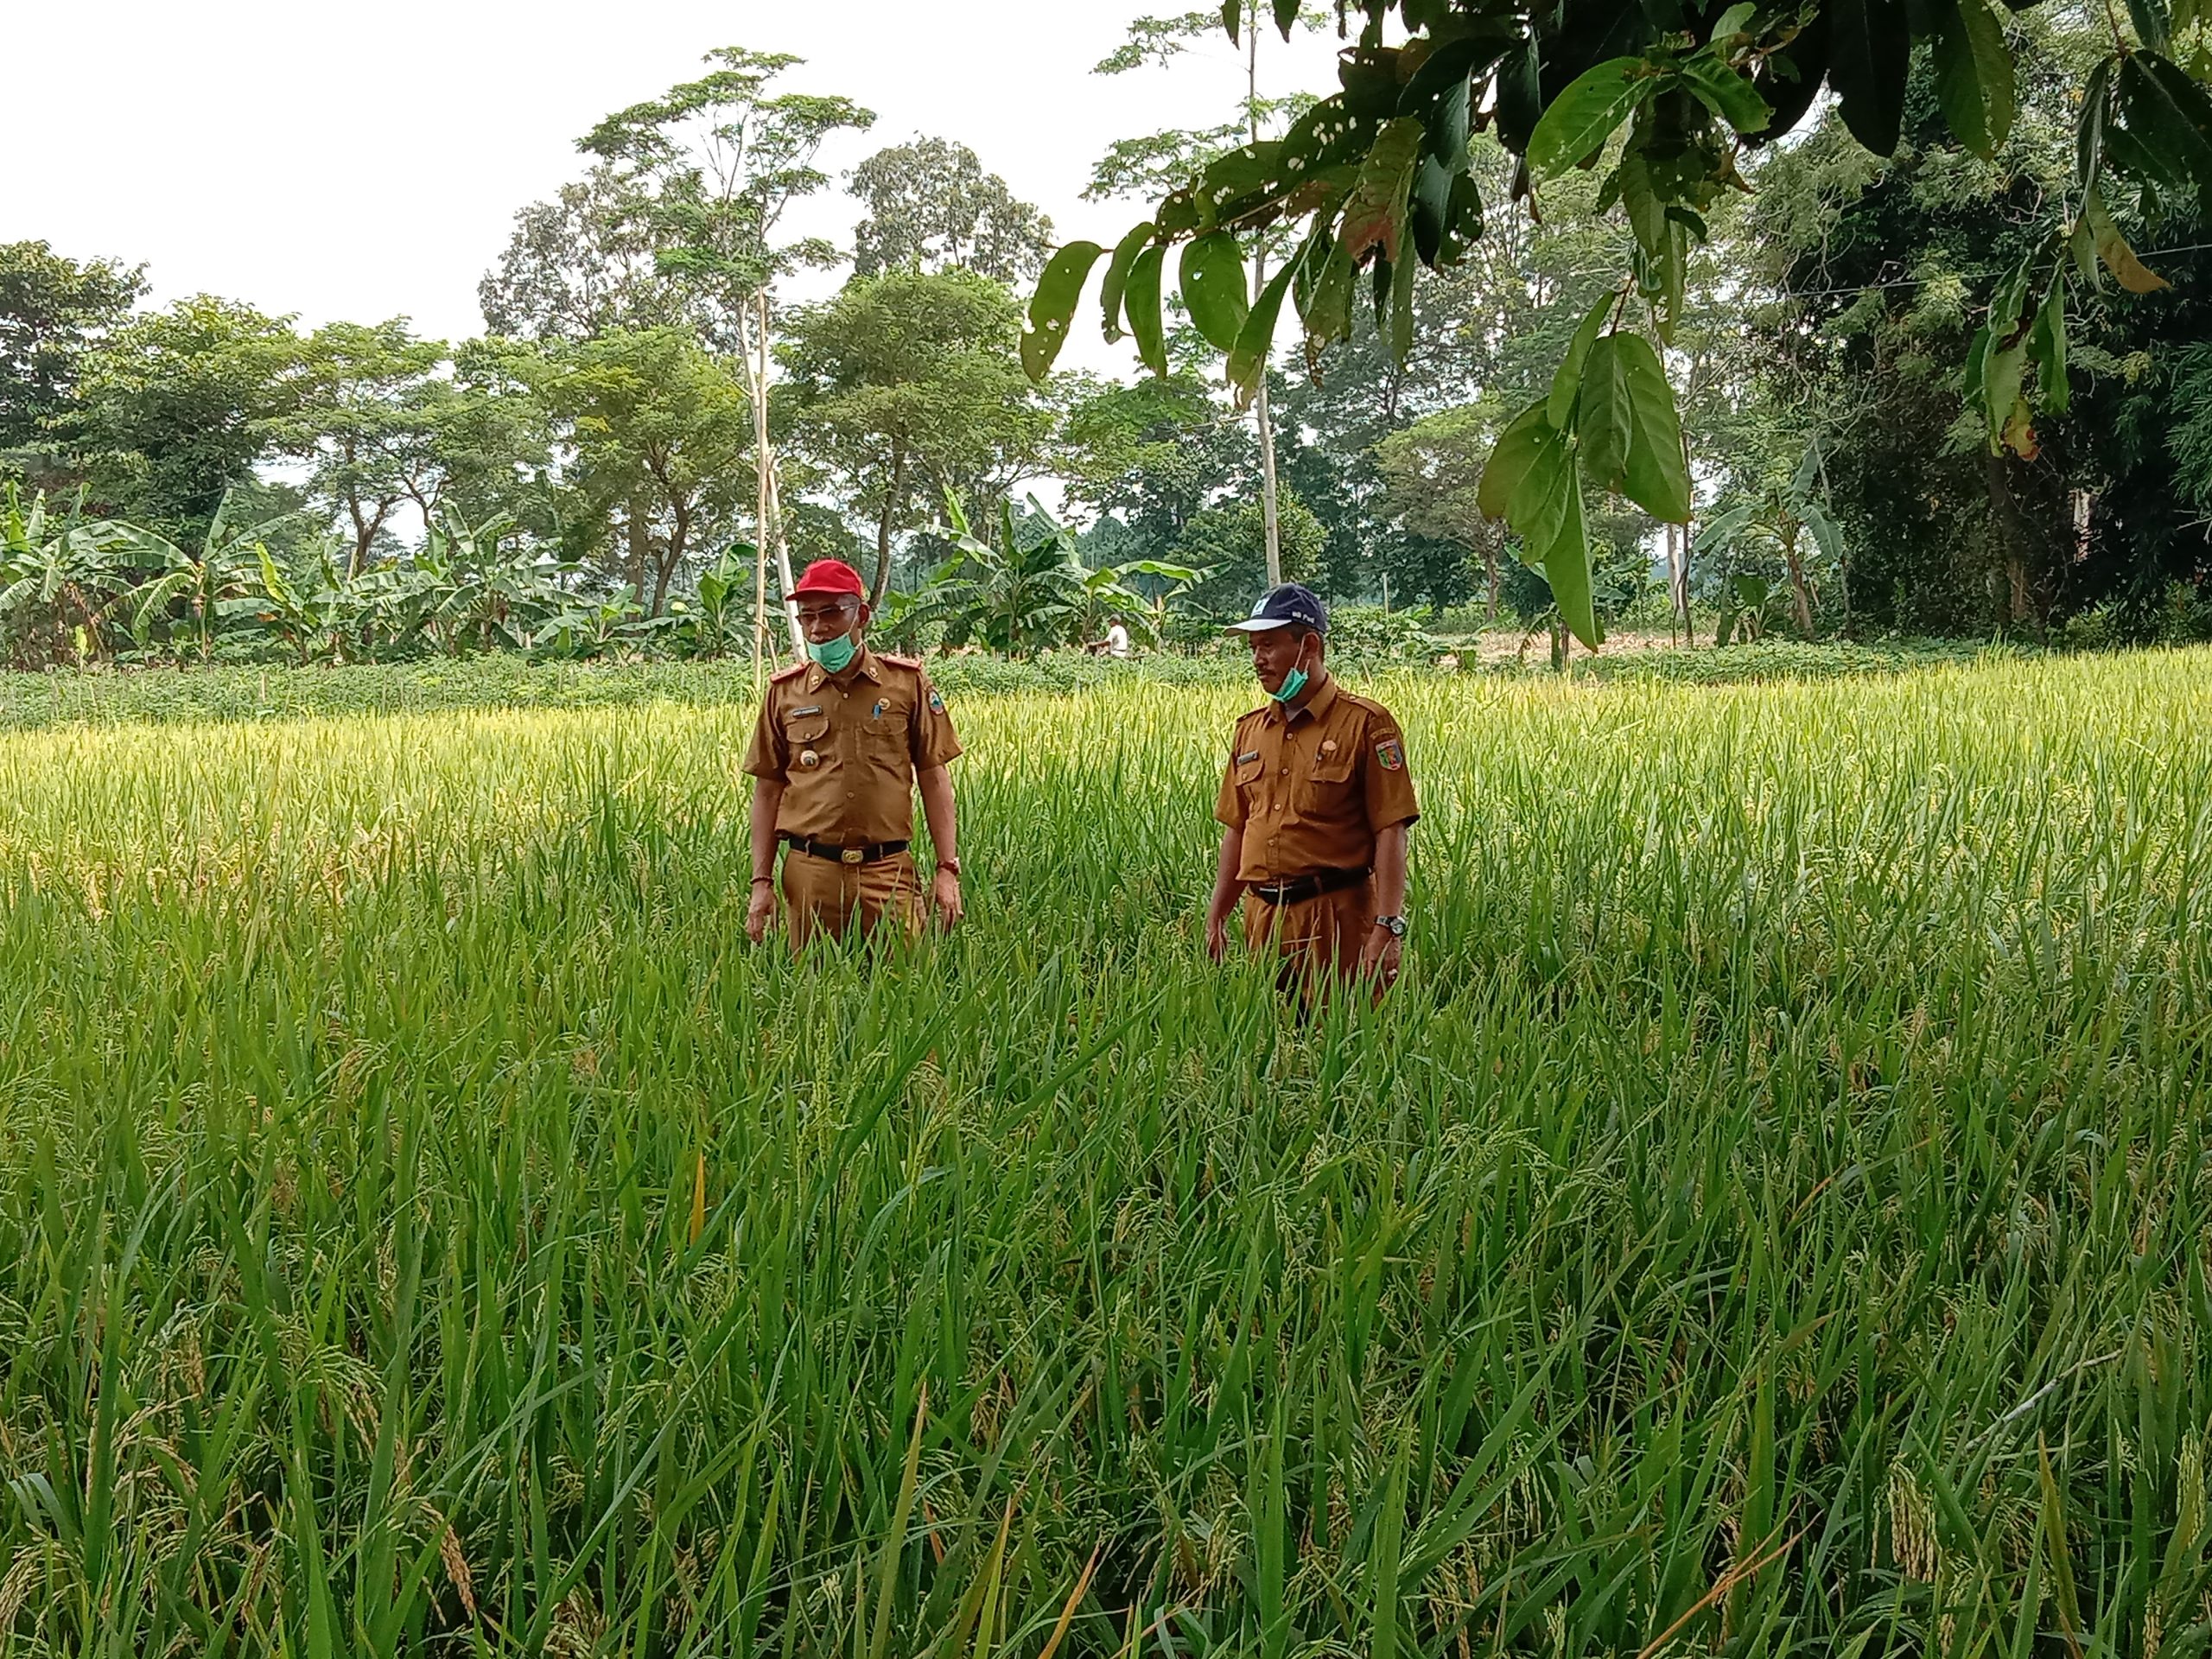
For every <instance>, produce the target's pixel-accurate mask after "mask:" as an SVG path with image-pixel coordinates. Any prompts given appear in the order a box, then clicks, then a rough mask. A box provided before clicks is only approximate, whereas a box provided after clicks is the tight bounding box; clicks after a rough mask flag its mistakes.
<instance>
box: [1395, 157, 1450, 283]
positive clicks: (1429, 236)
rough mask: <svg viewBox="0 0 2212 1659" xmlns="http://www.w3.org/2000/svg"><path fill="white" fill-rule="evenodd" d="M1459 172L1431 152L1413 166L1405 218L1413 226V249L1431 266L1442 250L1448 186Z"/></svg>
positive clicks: (1448, 206) (1447, 216)
mask: <svg viewBox="0 0 2212 1659" xmlns="http://www.w3.org/2000/svg"><path fill="white" fill-rule="evenodd" d="M1461 176H1462V175H1459V174H1457V173H1454V172H1452V171H1451V170H1450V169H1449V168H1446V166H1445V165H1444V164H1443V163H1442V162H1440V161H1438V160H1437V159H1436V157H1434V156H1422V157H1421V160H1420V161H1419V162H1416V163H1415V164H1414V188H1413V192H1412V194H1411V196H1410V197H1409V198H1408V202H1407V207H1408V220H1409V222H1410V224H1411V226H1412V227H1413V233H1414V253H1416V254H1417V255H1419V256H1420V258H1421V264H1424V265H1427V266H1428V267H1429V268H1430V269H1431V270H1433V269H1435V266H1436V263H1437V260H1438V259H1439V258H1440V257H1441V256H1442V254H1443V251H1444V232H1445V226H1446V223H1447V221H1448V220H1449V219H1450V217H1451V213H1452V186H1453V185H1454V184H1455V183H1456V182H1457V181H1459V178H1460V177H1461Z"/></svg>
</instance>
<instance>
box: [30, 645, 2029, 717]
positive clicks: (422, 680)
mask: <svg viewBox="0 0 2212 1659" xmlns="http://www.w3.org/2000/svg"><path fill="white" fill-rule="evenodd" d="M1491 639H1492V640H1493V641H1496V642H1497V645H1496V646H1495V648H1494V650H1493V654H1492V655H1491V657H1490V658H1487V659H1485V660H1484V662H1483V664H1482V665H1481V667H1480V669H1479V670H1478V669H1477V667H1476V664H1475V659H1474V656H1473V655H1472V654H1469V655H1468V658H1467V668H1466V670H1465V671H1466V672H1468V673H1476V672H1480V673H1482V674H1484V675H1487V676H1490V677H1506V678H1542V677H1548V676H1549V675H1550V673H1551V670H1550V668H1549V666H1548V661H1547V659H1546V657H1545V653H1544V646H1543V644H1542V641H1541V640H1538V641H1537V642H1536V644H1535V647H1534V648H1533V653H1532V656H1531V658H1530V660H1529V662H1527V663H1522V662H1519V661H1516V660H1513V659H1512V658H1510V652H1509V654H1508V657H1507V659H1506V660H1504V661H1500V660H1498V659H1497V657H1496V655H1495V651H1497V650H1504V649H1505V645H1504V639H1505V637H1504V636H1501V635H1492V636H1491ZM1462 643H1464V642H1462ZM1446 648H1449V647H1448V646H1447V647H1446ZM1992 654H1993V648H1992V647H1989V646H1987V645H1977V644H1975V643H1974V642H1972V641H1941V640H1936V641H1930V640H1905V641H1891V642H1885V643H1879V644H1874V645H1856V644H1852V643H1849V642H1847V641H1829V642H1823V643H1821V644H1816V645H1802V644H1798V643H1796V642H1794V641H1783V640H1768V641H1761V642H1759V643H1758V644H1756V645H1732V646H1730V647H1729V648H1728V649H1727V650H1726V651H1713V650H1698V651H1669V650H1636V649H1629V650H1616V651H1615V652H1613V654H1611V655H1608V656H1603V657H1598V658H1588V657H1580V656H1578V657H1577V658H1575V659H1574V662H1573V674H1574V675H1575V676H1576V677H1579V678H1588V679H1600V680H1603V679H1614V678H1620V677H1634V678H1639V679H1654V680H1661V681H1666V682H1670V683H1678V684H1688V685H1723V684H1734V683H1740V682H1743V681H1747V680H1815V679H1832V678H1837V677H1850V676H1859V675H1868V674H1894V673H1904V672H1909V671H1914V670H1918V669H1924V668H1933V667H1939V666H1946V665H1957V664H1972V663H1974V662H1977V661H1980V660H1983V659H1984V658H1987V657H1989V656H1991V655H1992ZM1373 666H1374V665H1373V664H1356V665H1355V668H1356V671H1363V670H1368V669H1371V668H1372V667H1373ZM1408 666H1410V665H1408ZM930 671H931V675H932V676H934V677H936V679H937V681H938V683H939V684H941V685H943V686H944V688H945V690H948V691H952V692H958V693H963V694H967V695H992V696H997V695H1014V694H1019V693H1023V692H1036V693H1043V694H1060V695H1074V694H1077V693H1089V692H1103V691H1106V690H1111V689H1114V688H1121V687H1143V686H1175V687H1184V686H1190V687H1224V686H1236V687H1239V688H1241V687H1243V685H1244V684H1246V683H1248V681H1249V677H1250V669H1249V664H1247V663H1246V662H1245V661H1244V660H1243V658H1241V657H1240V656H1238V655H1237V654H1236V651H1235V649H1234V647H1230V648H1226V649H1224V650H1222V651H1219V652H1207V653H1201V654H1198V655H1192V656H1184V655H1179V654H1172V653H1163V654H1147V655H1146V656H1144V657H1141V658H1139V659H1137V660H1136V661H1135V662H1134V663H1116V662H1111V661H1109V660H1107V659H1105V658H1098V657H1091V656H1088V655H1086V654H1084V653H1083V652H1051V653H1048V654H1047V655H1046V656H1044V657H1042V658H1038V659H1037V660H1036V661H1034V662H1009V661H1007V660H1006V659H1005V658H996V657H986V656H974V657H955V658H945V657H935V658H931V661H930ZM752 696H753V671H752V668H751V667H750V665H749V664H745V663H740V662H696V663H678V662H636V663H563V662H532V661H531V660H530V659H528V658H524V657H521V656H518V655H517V654H515V653H512V652H497V653H493V654H490V655H486V656H482V657H468V658H429V659H427V660H423V661H419V662H410V663H381V664H366V665H358V666H347V667H344V668H328V667H309V668H299V667H280V666H266V665H249V666H238V665H234V664H221V665H218V666H214V667H209V668H191V669H186V670H182V671H179V670H176V669H171V668H126V669H121V670H100V671H91V672H79V671H57V672H53V673H39V674H25V673H6V672H0V732H10V731H44V730H49V729H51V728H54V727H58V726H73V725H95V726H112V725H118V724H123V723H125V722H130V721H159V722H161V723H163V724H181V725H195V724H202V723H206V722H208V721H286V720H298V719H302V718H307V717H312V716H317V715H407V714H434V713H439V712H442V711H448V710H461V709H621V708H634V707H637V706H639V705H641V704H645V703H652V702H677V703H683V704H687V705H691V706H696V707H710V706H715V705H719V704H723V703H729V702H750V700H751V699H752Z"/></svg>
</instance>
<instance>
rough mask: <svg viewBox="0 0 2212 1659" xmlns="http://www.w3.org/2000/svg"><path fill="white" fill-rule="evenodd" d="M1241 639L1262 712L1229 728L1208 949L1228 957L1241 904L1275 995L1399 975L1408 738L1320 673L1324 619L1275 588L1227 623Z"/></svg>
mask: <svg viewBox="0 0 2212 1659" xmlns="http://www.w3.org/2000/svg"><path fill="white" fill-rule="evenodd" d="M1231 626H1232V627H1234V628H1235V629H1236V631H1238V632H1243V633H1244V634H1246V635H1248V636H1249V638H1250V640H1251V644H1252V671H1253V672H1254V674H1255V675H1256V676H1257V677H1259V681H1260V686H1261V689H1262V690H1264V691H1266V692H1267V694H1268V702H1267V703H1266V705H1265V706H1264V707H1262V708H1259V709H1254V710H1253V711H1252V712H1251V713H1250V714H1249V715H1245V716H1244V717H1243V719H1242V720H1240V721H1237V722H1236V740H1235V741H1234V742H1233V743H1232V744H1231V746H1230V759H1229V767H1228V770H1227V772H1225V773H1224V775H1223V778H1222V780H1221V797H1220V799H1219V801H1218V802H1217V804H1216V805H1215V807H1214V816H1215V817H1217V818H1219V819H1220V820H1221V822H1222V823H1223V824H1224V825H1225V826H1226V827H1227V830H1228V833H1227V834H1226V835H1224V836H1223V837H1222V842H1221V862H1220V865H1219V867H1218V868H1217V870H1216V872H1215V874H1214V883H1213V900H1212V902H1211V904H1210V905H1209V906H1207V909H1206V949H1207V950H1209V951H1211V953H1212V955H1213V957H1214V958H1215V959H1216V960H1217V961H1218V960H1219V959H1220V958H1221V957H1222V955H1223V953H1224V951H1225V950H1227V949H1228V940H1229V913H1230V911H1231V910H1232V909H1234V908H1235V907H1236V903H1237V900H1238V898H1239V895H1242V898H1243V906H1244V938H1245V942H1246V943H1247V944H1249V945H1251V946H1253V947H1254V948H1255V949H1256V948H1259V947H1262V946H1267V945H1271V946H1272V948H1273V949H1274V950H1275V951H1276V952H1277V953H1279V954H1280V955H1281V957H1282V976H1283V982H1284V985H1285V987H1286V988H1289V987H1290V986H1293V985H1296V986H1297V987H1298V988H1300V989H1301V990H1311V989H1315V988H1322V989H1325V988H1326V985H1327V983H1328V982H1330V981H1332V980H1335V979H1343V978H1347V977H1351V976H1359V977H1361V978H1367V979H1371V980H1372V981H1373V982H1374V984H1375V991H1376V995H1377V996H1380V995H1382V993H1383V990H1384V989H1385V988H1387V987H1388V986H1389V984H1390V982H1392V981H1393V980H1395V979H1396V978H1397V976H1398V959H1399V956H1400V953H1401V951H1402V948H1403V947H1402V941H1403V940H1404V938H1405V935H1406V919H1405V917H1404V916H1403V915H1402V913H1401V912H1402V910H1403V908H1404V905H1405V896H1406V832H1407V830H1408V829H1409V828H1411V826H1412V824H1413V823H1414V819H1415V818H1417V817H1420V809H1419V808H1418V807H1417V806H1416V805H1415V804H1414V785H1413V779H1412V777H1411V775H1410V774H1409V773H1408V772H1407V770H1406V746H1405V737H1404V734H1402V733H1401V732H1400V731H1399V729H1398V722H1397V721H1395V719H1393V718H1392V717H1391V715H1390V711H1389V709H1385V708H1383V705H1382V704H1381V703H1379V702H1370V701H1369V700H1368V699H1367V698H1365V697H1358V696H1353V695H1352V694H1351V692H1349V691H1347V690H1344V688H1343V687H1342V686H1340V685H1338V683H1336V681H1335V680H1334V679H1332V677H1330V674H1329V671H1328V668H1327V666H1326V656H1327V651H1328V646H1327V636H1328V632H1329V619H1328V613H1327V612H1326V611H1325V609H1324V608H1323V607H1322V605H1321V601H1320V600H1319V599H1318V598H1317V597H1316V596H1315V595H1314V594H1313V593H1312V592H1311V591H1310V590H1308V589H1306V588H1301V587H1300V586H1299V585H1298V584H1297V583H1296V582H1286V583H1284V584H1283V585H1282V586H1281V587H1280V588H1274V589H1272V590H1270V591H1269V592H1268V594H1266V595H1265V596H1264V597H1263V598H1262V600H1261V601H1260V602H1259V604H1258V605H1256V606H1255V607H1253V610H1252V614H1251V615H1250V616H1249V617H1248V618H1246V619H1245V620H1243V621H1242V622H1238V623H1234V624H1232V625H1231Z"/></svg>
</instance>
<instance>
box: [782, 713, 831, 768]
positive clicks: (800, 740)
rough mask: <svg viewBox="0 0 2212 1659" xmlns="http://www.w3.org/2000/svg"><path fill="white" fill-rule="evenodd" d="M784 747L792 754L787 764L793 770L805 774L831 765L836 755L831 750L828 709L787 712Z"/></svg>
mask: <svg viewBox="0 0 2212 1659" xmlns="http://www.w3.org/2000/svg"><path fill="white" fill-rule="evenodd" d="M784 747H785V750H786V752H787V753H789V755H790V757H791V758H790V760H788V761H787V762H786V763H785V767H786V770H787V771H788V772H791V773H795V774H798V775H801V776H804V775H806V774H810V773H813V772H820V771H821V770H822V769H823V767H824V766H828V765H829V764H830V762H831V761H832V760H835V759H836V757H835V756H834V755H833V754H832V753H830V743H829V713H828V711H827V710H825V709H802V710H800V711H799V712H798V713H795V714H789V715H785V716H784ZM809 756H812V757H813V759H812V760H809V759H808V757H809Z"/></svg>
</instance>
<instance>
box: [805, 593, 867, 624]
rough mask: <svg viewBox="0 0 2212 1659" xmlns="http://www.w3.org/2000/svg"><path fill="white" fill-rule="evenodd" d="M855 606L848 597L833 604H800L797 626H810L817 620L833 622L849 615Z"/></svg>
mask: <svg viewBox="0 0 2212 1659" xmlns="http://www.w3.org/2000/svg"><path fill="white" fill-rule="evenodd" d="M854 610H855V606H854V604H853V602H852V601H850V600H849V599H841V600H839V601H837V602H836V604H835V605H802V606H800V607H798V620H799V626H802V627H811V626H814V625H815V624H816V623H817V622H835V621H837V620H840V619H842V618H844V617H848V616H850V615H851V614H852V613H853V612H854Z"/></svg>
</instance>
